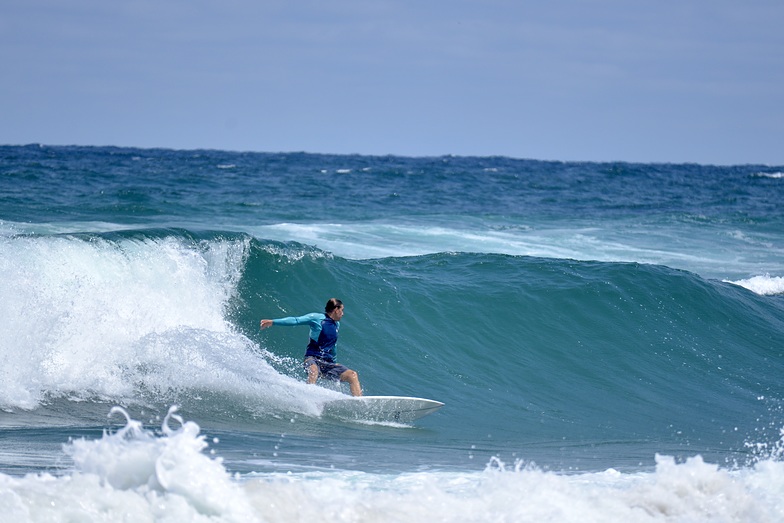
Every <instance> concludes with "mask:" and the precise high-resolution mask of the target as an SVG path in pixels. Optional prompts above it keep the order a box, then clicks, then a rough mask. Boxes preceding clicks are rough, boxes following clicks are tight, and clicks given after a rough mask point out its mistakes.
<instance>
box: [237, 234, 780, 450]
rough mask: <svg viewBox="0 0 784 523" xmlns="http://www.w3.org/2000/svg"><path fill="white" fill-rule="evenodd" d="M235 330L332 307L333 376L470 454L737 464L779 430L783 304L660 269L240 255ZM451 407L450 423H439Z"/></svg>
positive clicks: (302, 253)
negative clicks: (412, 412)
mask: <svg viewBox="0 0 784 523" xmlns="http://www.w3.org/2000/svg"><path fill="white" fill-rule="evenodd" d="M239 289H240V296H241V297H242V298H241V300H239V301H240V302H241V303H242V306H240V307H237V308H236V309H235V315H234V317H233V321H235V322H236V325H237V326H238V328H241V329H245V330H246V332H247V335H248V336H249V337H251V338H252V339H254V340H258V342H259V343H260V344H262V345H263V346H265V347H266V348H268V349H269V350H270V351H271V352H273V353H275V354H281V355H286V356H288V357H290V358H292V359H297V358H299V357H301V353H302V352H303V347H304V343H305V341H306V338H307V333H306V332H299V331H296V330H292V329H289V330H283V329H281V330H278V331H276V332H275V333H274V336H273V335H272V334H271V333H269V332H265V334H264V335H261V334H259V333H257V332H255V331H254V329H255V327H250V328H249V327H244V326H252V325H254V324H255V323H257V322H258V319H257V318H258V316H259V315H260V314H261V315H263V316H265V317H275V316H283V315H290V314H301V313H306V312H311V311H314V310H319V308H320V307H321V302H322V301H326V299H327V298H328V297H331V296H338V297H340V298H341V299H342V300H343V301H344V302H345V304H346V314H345V317H344V320H343V327H342V330H341V343H340V351H339V360H341V361H342V362H343V363H345V364H347V365H349V366H351V367H353V368H356V369H358V370H360V374H361V376H362V379H363V384H364V386H365V387H366V390H368V391H369V392H370V393H374V394H400V395H413V396H425V397H433V398H435V399H439V400H441V401H444V402H446V403H447V405H448V407H447V408H445V411H444V413H443V415H442V416H443V420H442V421H441V423H443V424H446V425H448V426H449V428H450V430H451V431H454V432H455V434H461V437H465V438H467V439H468V440H474V441H484V440H486V439H487V437H488V435H491V437H492V439H493V440H494V441H497V440H501V441H506V440H514V441H516V442H517V444H520V442H521V441H522V442H525V443H524V444H529V443H532V442H536V441H543V440H547V441H553V439H555V440H558V441H561V442H563V444H564V445H581V444H596V443H597V442H607V441H611V440H613V439H615V438H617V439H620V440H624V441H635V440H641V441H657V442H661V441H664V442H667V444H668V445H673V446H680V447H683V448H691V449H692V450H697V449H700V450H709V449H712V448H716V447H720V448H722V449H725V450H726V449H734V450H737V451H739V452H743V450H744V443H745V442H746V441H748V440H749V438H751V437H754V436H755V435H756V434H758V432H759V431H765V430H767V429H768V428H770V427H768V424H769V423H772V422H773V421H774V420H775V419H776V418H777V417H778V416H780V408H779V402H780V401H781V398H782V397H784V396H782V392H784V390H782V386H781V383H780V380H779V376H780V375H781V371H782V370H783V369H782V361H783V360H782V354H781V347H782V346H784V343H782V342H784V335H782V333H783V332H784V323H782V319H781V318H782V317H783V316H782V301H781V299H780V298H777V297H773V298H771V297H763V296H758V295H756V294H753V293H751V292H749V291H747V290H745V289H742V288H740V287H736V286H734V285H731V284H728V283H722V282H717V281H707V280H704V279H702V278H700V277H698V276H696V275H694V274H691V273H688V272H684V271H677V270H673V269H669V268H666V267H661V266H650V265H640V264H618V263H599V262H576V261H566V260H550V259H537V258H529V257H519V256H501V255H488V254H437V255H427V256H418V257H410V258H386V259H380V260H373V261H351V260H345V259H342V258H338V257H332V256H329V255H326V254H325V253H323V252H320V251H317V250H313V249H306V248H303V247H302V246H299V245H280V244H267V243H258V242H254V243H253V249H252V254H251V256H250V258H249V260H248V265H247V270H246V271H245V274H244V276H243V280H242V282H241V283H240V286H239ZM450 407H451V408H450Z"/></svg>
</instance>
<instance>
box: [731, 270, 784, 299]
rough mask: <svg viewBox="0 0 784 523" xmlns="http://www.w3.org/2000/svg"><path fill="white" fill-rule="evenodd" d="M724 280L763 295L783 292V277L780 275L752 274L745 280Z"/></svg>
mask: <svg viewBox="0 0 784 523" xmlns="http://www.w3.org/2000/svg"><path fill="white" fill-rule="evenodd" d="M724 281H725V282H727V283H732V284H734V285H740V286H741V287H745V288H747V289H749V290H750V291H753V292H756V293H757V294H761V295H763V296H772V295H775V294H784V277H781V276H771V275H770V274H765V275H764V276H754V277H752V278H748V279H745V280H738V281H729V280H724Z"/></svg>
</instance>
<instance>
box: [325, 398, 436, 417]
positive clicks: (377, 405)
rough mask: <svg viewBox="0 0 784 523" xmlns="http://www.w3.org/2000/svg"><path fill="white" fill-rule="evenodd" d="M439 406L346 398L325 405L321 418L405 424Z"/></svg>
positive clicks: (424, 402) (420, 401) (422, 401)
mask: <svg viewBox="0 0 784 523" xmlns="http://www.w3.org/2000/svg"><path fill="white" fill-rule="evenodd" d="M443 406H444V404H443V403H441V402H440V401H435V400H428V399H424V398H409V397H406V396H360V397H353V396H349V397H347V398H345V399H339V400H332V401H328V402H327V403H325V404H324V410H323V414H324V415H325V416H331V417H334V418H340V419H348V420H356V421H389V422H395V423H409V422H411V421H414V420H415V419H418V418H421V417H422V416H427V415H428V414H432V413H433V412H435V411H437V410H438V409H440V408H441V407H443Z"/></svg>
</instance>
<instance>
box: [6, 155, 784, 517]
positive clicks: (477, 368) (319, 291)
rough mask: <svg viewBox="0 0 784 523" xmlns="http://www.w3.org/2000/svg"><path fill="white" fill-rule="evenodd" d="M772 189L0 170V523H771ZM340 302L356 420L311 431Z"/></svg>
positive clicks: (40, 162)
mask: <svg viewBox="0 0 784 523" xmlns="http://www.w3.org/2000/svg"><path fill="white" fill-rule="evenodd" d="M782 202H784V166H763V165H756V166H755V165H744V166H732V167H719V166H706V165H694V164H688V165H669V164H627V163H562V162H541V161H533V160H516V159H510V158H502V157H493V158H465V157H438V158H404V157H393V156H389V157H367V156H336V155H318V154H305V153H287V154H264V153H238V152H226V151H171V150H162V149H161V150H150V149H128V148H111V147H47V146H41V145H30V146H4V147H0V271H2V278H0V297H2V299H0V514H3V517H4V518H8V519H7V520H8V521H15V522H16V521H134V522H135V521H242V522H246V521H260V522H266V521H273V522H292V521H311V520H314V519H315V520H325V521H326V520H331V521H357V522H359V521H361V522H365V521H379V522H382V521H406V522H408V521H426V520H431V521H482V522H484V521H515V522H517V521H532V522H534V521H535V522H546V521H553V522H572V521H575V522H576V521H580V522H583V521H597V522H598V521H601V522H612V521H618V522H628V521H640V522H647V521H677V522H702V521H717V522H718V521H721V522H728V521H738V522H741V521H742V522H748V521H755V522H777V521H784V460H783V459H782V458H783V457H784V456H783V454H784V380H782V377H784V207H782ZM333 296H335V297H339V298H341V299H342V300H343V301H344V303H345V311H346V313H345V317H344V318H343V321H342V324H341V327H342V328H341V339H340V344H339V352H338V359H339V361H341V362H342V363H344V364H346V365H348V366H349V367H351V368H354V369H356V370H357V371H358V372H359V374H360V378H361V380H362V384H363V387H364V390H365V393H366V394H372V395H406V396H420V397H427V398H432V399H436V400H439V401H442V402H444V403H445V406H444V407H443V408H442V409H441V410H440V411H438V412H436V413H435V414H432V415H430V416H428V417H426V418H423V419H421V420H418V421H417V422H415V423H412V424H407V425H406V424H383V423H371V422H361V421H357V422H347V421H342V420H339V419H332V418H329V417H328V416H322V408H323V405H324V404H325V402H327V401H329V400H330V399H334V398H338V397H341V396H340V395H341V394H345V393H347V392H348V391H347V388H345V386H344V388H339V387H334V386H330V385H329V384H322V385H321V386H309V385H307V384H306V383H305V381H304V378H305V376H304V373H303V371H302V369H301V365H300V361H301V358H302V355H303V352H304V346H305V343H306V341H307V331H306V330H305V329H297V328H289V329H286V328H272V329H269V330H265V331H263V332H262V331H260V330H259V328H258V322H259V320H260V319H261V318H266V317H280V316H288V315H297V314H305V313H307V312H314V311H320V310H322V308H323V304H324V302H325V301H326V300H327V299H328V298H329V297H333Z"/></svg>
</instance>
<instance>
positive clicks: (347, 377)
mask: <svg viewBox="0 0 784 523" xmlns="http://www.w3.org/2000/svg"><path fill="white" fill-rule="evenodd" d="M340 381H348V382H352V381H359V374H357V371H355V370H351V369H348V370H346V371H343V374H341V375H340Z"/></svg>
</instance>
